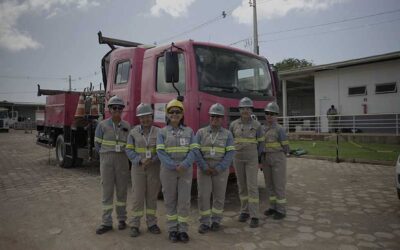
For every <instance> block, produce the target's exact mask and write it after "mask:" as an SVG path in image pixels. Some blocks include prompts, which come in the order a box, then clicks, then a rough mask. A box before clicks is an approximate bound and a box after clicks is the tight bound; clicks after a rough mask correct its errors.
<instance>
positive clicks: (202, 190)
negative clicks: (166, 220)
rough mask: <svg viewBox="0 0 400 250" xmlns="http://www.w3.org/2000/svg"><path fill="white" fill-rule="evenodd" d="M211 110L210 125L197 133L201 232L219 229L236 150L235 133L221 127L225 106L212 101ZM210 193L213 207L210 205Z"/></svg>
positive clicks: (209, 112)
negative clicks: (234, 143)
mask: <svg viewBox="0 0 400 250" xmlns="http://www.w3.org/2000/svg"><path fill="white" fill-rule="evenodd" d="M208 114H209V115H210V125H209V126H207V127H205V128H202V129H199V131H197V134H196V138H197V141H198V143H199V145H200V152H201V153H200V154H198V157H197V162H198V164H197V165H198V167H199V168H198V170H197V186H198V188H197V190H198V192H199V194H198V195H199V201H198V202H199V211H200V223H201V224H200V227H199V230H198V231H199V233H201V234H204V233H206V232H208V231H209V230H211V231H218V230H219V228H220V223H221V220H222V212H223V209H224V203H225V191H226V184H227V182H228V175H229V166H230V164H231V163H232V159H233V155H234V154H235V146H233V136H232V133H231V132H230V131H229V130H227V129H225V128H223V127H222V122H223V120H224V116H225V108H224V106H222V105H221V104H219V103H216V104H213V105H212V106H211V107H210V109H209V111H208ZM211 193H212V197H213V203H212V208H211V206H210V198H211ZM210 225H211V226H210Z"/></svg>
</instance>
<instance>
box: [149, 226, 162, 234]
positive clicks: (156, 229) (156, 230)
mask: <svg viewBox="0 0 400 250" xmlns="http://www.w3.org/2000/svg"><path fill="white" fill-rule="evenodd" d="M148 229H149V232H150V233H152V234H160V233H161V230H160V228H159V227H158V226H157V225H156V224H154V225H153V226H151V227H149V228H148Z"/></svg>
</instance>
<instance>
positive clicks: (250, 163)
mask: <svg viewBox="0 0 400 250" xmlns="http://www.w3.org/2000/svg"><path fill="white" fill-rule="evenodd" d="M233 166H234V167H235V171H236V178H237V184H238V187H239V198H240V204H241V213H246V214H250V217H251V218H258V217H259V211H260V206H259V196H258V183H257V174H258V155H257V151H255V152H247V154H246V152H240V153H236V155H235V157H234V160H233Z"/></svg>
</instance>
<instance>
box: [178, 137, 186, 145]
mask: <svg viewBox="0 0 400 250" xmlns="http://www.w3.org/2000/svg"><path fill="white" fill-rule="evenodd" d="M179 144H180V145H181V146H185V145H187V144H188V141H187V140H186V138H180V139H179Z"/></svg>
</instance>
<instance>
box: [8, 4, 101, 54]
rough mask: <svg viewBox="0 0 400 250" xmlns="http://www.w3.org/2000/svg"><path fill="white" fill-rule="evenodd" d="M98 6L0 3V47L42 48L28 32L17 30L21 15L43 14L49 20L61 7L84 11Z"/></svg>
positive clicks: (11, 49)
mask: <svg viewBox="0 0 400 250" xmlns="http://www.w3.org/2000/svg"><path fill="white" fill-rule="evenodd" d="M98 5H99V2H97V1H95V0H27V1H17V0H8V1H7V0H6V1H4V2H2V3H0V47H2V48H5V49H7V50H10V51H20V50H24V49H37V48H40V47H42V45H41V44H40V43H39V42H37V41H35V40H34V39H33V38H32V37H31V35H30V34H29V33H28V32H25V31H20V30H18V28H17V24H18V19H19V18H20V17H21V16H23V15H26V14H32V12H34V13H40V14H42V13H44V14H47V16H46V18H47V19H49V18H52V17H54V16H56V15H57V14H58V13H59V12H61V10H62V8H63V7H68V6H72V7H74V6H76V8H77V9H81V10H85V9H88V8H90V7H95V6H98Z"/></svg>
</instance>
